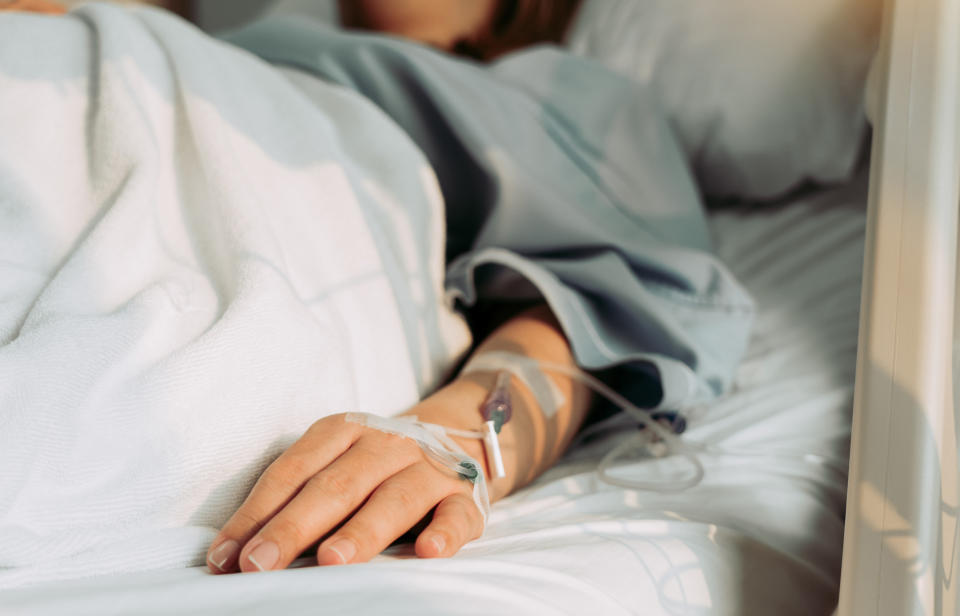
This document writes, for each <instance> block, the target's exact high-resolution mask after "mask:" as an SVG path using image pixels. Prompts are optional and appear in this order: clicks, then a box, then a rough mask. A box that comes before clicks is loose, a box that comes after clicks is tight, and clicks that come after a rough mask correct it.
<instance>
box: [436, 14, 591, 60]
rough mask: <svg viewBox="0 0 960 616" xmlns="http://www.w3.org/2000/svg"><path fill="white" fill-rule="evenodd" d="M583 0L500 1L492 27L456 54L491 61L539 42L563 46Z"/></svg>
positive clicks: (466, 42) (458, 48)
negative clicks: (564, 38) (562, 43)
mask: <svg viewBox="0 0 960 616" xmlns="http://www.w3.org/2000/svg"><path fill="white" fill-rule="evenodd" d="M580 2H581V0H499V1H498V3H497V7H496V10H495V12H494V16H493V19H492V20H491V22H490V25H489V26H488V27H487V28H485V29H484V30H483V31H481V32H479V33H478V34H477V35H476V36H475V37H472V38H471V39H470V40H463V41H460V42H458V43H457V44H456V46H455V47H454V52H455V53H458V54H460V55H464V56H469V57H472V58H476V59H478V60H490V59H493V58H495V57H496V56H499V55H501V54H503V53H506V52H508V51H512V50H514V49H519V48H521V47H526V46H528V45H533V44H536V43H560V42H562V41H563V37H564V36H565V35H566V32H567V28H568V27H569V25H570V22H571V21H572V20H573V16H574V14H575V13H576V11H577V8H578V7H579V6H580Z"/></svg>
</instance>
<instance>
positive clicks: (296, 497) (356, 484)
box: [208, 0, 590, 572]
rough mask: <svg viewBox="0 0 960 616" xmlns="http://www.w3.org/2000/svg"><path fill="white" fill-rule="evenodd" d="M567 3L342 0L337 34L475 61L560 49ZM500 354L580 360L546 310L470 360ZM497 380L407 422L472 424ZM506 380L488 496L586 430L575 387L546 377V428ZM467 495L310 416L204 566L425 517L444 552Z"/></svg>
mask: <svg viewBox="0 0 960 616" xmlns="http://www.w3.org/2000/svg"><path fill="white" fill-rule="evenodd" d="M575 5H576V2H575V1H574V2H569V1H557V0H536V1H530V0H506V1H503V0H486V1H477V0H453V1H441V2H437V1H435V0H358V1H351V0H343V1H341V2H340V7H341V19H342V21H343V23H344V25H346V26H347V27H353V28H362V29H369V30H373V31H378V32H385V33H390V34H394V35H398V36H402V37H406V38H409V39H412V40H416V41H419V42H422V43H425V44H428V45H430V46H433V47H436V48H438V49H441V50H444V51H448V52H452V53H456V54H458V55H465V56H470V57H474V58H477V59H484V60H486V59H492V58H494V57H496V56H499V55H501V54H503V53H506V52H508V51H510V50H513V49H517V48H520V47H523V46H526V45H529V44H533V43H537V42H542V41H559V39H560V37H561V36H562V34H563V30H564V28H565V27H566V24H567V23H569V19H570V18H571V15H572V11H573V8H574V7H575ZM502 350H508V351H512V352H517V351H519V352H521V353H523V354H524V355H526V356H528V357H532V358H536V359H541V360H546V361H551V362H555V363H562V364H565V365H569V366H575V365H576V364H575V362H574V360H573V356H572V354H571V352H570V348H569V344H568V342H567V340H566V339H565V337H564V335H563V332H562V329H561V328H560V326H559V324H558V323H557V321H556V319H555V317H554V316H553V314H552V313H551V311H550V310H549V309H548V308H546V307H545V306H540V307H535V308H531V309H530V310H527V311H526V312H524V313H522V314H520V315H519V316H516V317H513V318H512V319H509V320H508V321H507V322H506V323H505V324H504V325H502V326H501V327H499V328H498V329H496V331H494V332H493V333H492V334H490V335H489V336H488V337H487V339H486V340H485V341H484V342H483V343H482V344H481V345H480V346H479V347H478V349H477V350H476V352H475V354H476V355H482V354H484V353H486V352H488V351H502ZM495 377H496V375H495V374H489V373H488V374H470V375H466V376H461V377H460V378H457V379H455V380H453V381H452V382H451V383H449V384H448V385H446V386H445V387H443V388H442V389H440V390H439V391H438V392H436V393H434V394H433V395H431V396H429V397H428V398H426V399H425V400H424V401H423V402H421V403H420V404H419V405H417V406H415V407H413V408H411V409H410V410H409V411H407V412H406V413H404V415H408V416H414V417H416V418H418V419H419V420H421V421H425V422H428V423H434V424H439V425H443V426H447V427H450V428H455V429H461V430H478V429H479V428H480V427H481V425H482V419H481V418H480V415H479V413H478V409H479V408H480V406H481V404H482V403H483V401H484V399H485V398H486V397H487V395H488V394H489V392H490V391H491V389H492V388H493V386H494V379H495ZM512 383H513V385H512V386H511V389H512V390H513V395H512V398H513V400H514V401H515V402H514V404H515V411H514V416H513V418H512V420H511V421H510V422H509V423H507V424H506V426H505V427H504V429H503V431H502V433H501V435H500V439H501V444H502V447H503V451H504V455H505V457H506V459H505V460H504V462H505V467H506V469H508V474H507V476H506V477H503V478H499V479H491V480H490V481H489V486H490V487H489V489H490V500H491V501H495V500H497V499H499V498H502V497H504V496H506V495H507V494H510V493H511V492H513V491H514V490H516V489H517V488H519V487H521V486H523V485H525V484H526V483H528V482H530V481H532V480H533V479H534V478H536V477H537V476H539V475H540V474H541V473H542V472H543V471H545V470H546V469H547V468H549V467H550V466H551V465H552V464H553V463H554V462H555V461H556V460H557V458H558V457H559V456H560V454H562V453H563V451H564V450H565V449H566V447H567V446H568V445H569V443H570V441H571V439H572V437H573V435H574V434H575V432H576V431H577V429H578V428H579V427H580V425H581V424H582V423H583V421H584V418H585V416H586V414H587V409H588V408H589V403H590V396H589V393H588V391H586V390H585V389H584V388H583V387H582V385H579V384H575V383H574V382H572V381H571V380H570V379H568V378H563V377H556V385H557V386H558V387H559V388H560V391H561V395H562V397H563V399H564V400H565V401H566V402H565V403H563V404H562V405H561V406H560V407H559V408H558V409H557V412H556V414H555V415H554V416H553V417H552V418H551V419H549V420H548V419H547V417H546V415H545V413H544V411H543V410H542V409H540V408H538V404H537V400H536V399H535V398H534V397H533V396H531V393H530V391H529V390H528V389H526V388H525V387H523V386H522V385H520V384H518V383H517V382H516V379H513V380H512ZM454 438H456V437H454ZM458 443H459V445H460V446H461V447H462V448H463V449H464V450H465V451H466V452H467V453H468V454H469V455H470V456H471V457H472V458H473V459H475V460H483V461H485V464H486V468H485V469H484V473H485V476H486V477H488V478H492V477H493V476H494V475H493V473H492V472H491V470H492V469H491V468H490V461H489V460H488V459H487V458H486V457H485V455H484V451H483V448H482V445H481V443H480V442H479V441H478V440H475V439H462V438H461V439H458ZM385 452H390V454H389V455H386V454H385ZM472 489H473V486H472V484H470V483H468V482H465V481H463V480H462V479H460V478H458V477H453V476H451V475H450V474H449V473H445V472H443V471H442V470H440V469H438V468H437V467H436V465H435V464H434V463H433V462H431V461H430V459H429V458H428V456H425V455H424V453H423V452H422V451H421V450H420V448H419V447H418V446H417V444H416V443H414V442H413V441H411V440H410V439H406V438H401V437H398V436H395V435H390V434H386V433H383V432H379V431H376V430H371V429H365V428H363V427H361V426H359V425H357V424H350V423H347V422H344V420H343V416H342V415H334V416H331V417H328V418H325V419H323V420H320V421H319V422H317V424H315V425H314V426H313V427H312V428H311V429H310V431H308V432H307V434H306V435H304V437H303V438H302V439H301V440H300V441H299V442H297V443H296V444H295V445H294V446H293V447H291V448H290V449H288V450H287V451H286V452H285V453H284V454H283V455H282V456H280V458H278V459H277V461H276V462H274V463H273V464H272V465H271V466H270V468H268V469H267V471H266V472H265V473H264V474H263V476H262V477H261V478H260V480H259V481H258V483H257V485H256V487H255V488H254V489H253V492H252V493H251V494H250V496H249V498H248V499H247V501H246V502H245V503H244V505H243V506H242V507H241V509H240V510H239V511H238V512H237V513H236V514H235V515H234V516H233V518H231V519H230V521H229V522H228V523H227V524H226V526H224V528H223V530H222V531H221V536H220V537H218V538H217V539H216V540H215V541H214V542H213V545H212V547H211V550H210V552H209V555H208V562H209V564H210V565H211V570H212V571H214V572H229V571H234V570H236V569H238V568H239V570H241V571H256V570H268V569H278V568H283V567H286V566H287V565H289V564H290V562H291V561H292V560H293V559H294V558H296V557H297V556H298V555H299V554H300V553H302V552H303V551H304V550H305V549H307V548H308V547H310V545H311V544H313V543H314V542H316V540H317V539H318V538H320V537H324V536H326V538H325V539H324V540H323V541H322V542H321V544H320V546H319V547H318V548H317V552H316V554H317V562H318V563H319V564H320V565H337V564H346V563H357V562H365V561H367V560H369V559H370V558H372V557H374V556H376V555H377V554H379V553H380V552H382V551H383V550H384V549H385V548H386V547H387V546H389V545H390V544H391V543H392V542H393V541H395V540H396V539H397V538H398V537H400V536H401V535H403V534H405V533H406V532H407V531H409V530H410V529H411V528H412V527H414V526H416V525H417V524H418V523H419V522H420V521H421V520H422V519H424V518H425V517H429V523H428V524H427V526H426V528H425V529H424V530H422V531H421V532H420V534H419V536H418V538H417V541H416V546H415V549H416V553H417V555H418V556H419V557H421V558H435V557H444V556H451V555H453V554H455V553H456V552H457V551H458V550H459V549H460V548H461V547H462V546H463V545H464V544H466V543H467V542H468V541H470V540H472V539H474V538H476V537H478V536H479V535H480V533H481V532H482V530H483V520H482V517H481V514H480V512H479V511H478V509H477V506H476V505H475V503H474V499H473V497H472V495H471V493H472ZM358 507H359V509H358ZM431 512H432V515H431ZM344 520H346V522H344ZM340 524H342V525H341V526H339V527H338V525H340Z"/></svg>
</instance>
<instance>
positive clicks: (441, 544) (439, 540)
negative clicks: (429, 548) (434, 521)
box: [430, 535, 447, 556]
mask: <svg viewBox="0 0 960 616" xmlns="http://www.w3.org/2000/svg"><path fill="white" fill-rule="evenodd" d="M430 541H431V542H432V543H433V545H434V547H436V548H437V555H438V556H439V555H440V554H443V548H445V547H447V542H446V541H444V540H443V537H441V536H440V535H434V536H433V537H431V538H430Z"/></svg>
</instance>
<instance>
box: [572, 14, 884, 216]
mask: <svg viewBox="0 0 960 616" xmlns="http://www.w3.org/2000/svg"><path fill="white" fill-rule="evenodd" d="M880 4H881V3H880V2H878V1H875V0H584V4H583V6H582V7H581V8H580V11H579V13H578V15H577V17H576V19H575V21H574V23H573V25H572V26H571V31H570V33H569V35H568V39H567V44H568V46H569V47H570V49H571V50H572V51H574V52H576V53H579V54H582V55H585V56H591V57H594V58H596V59H597V60H599V61H601V62H603V63H605V64H606V65H608V66H609V67H611V68H613V69H614V70H617V71H618V72H621V73H623V74H625V75H627V76H629V77H631V78H633V79H636V80H639V81H641V82H644V83H647V84H650V85H651V86H652V87H653V88H654V90H655V91H657V92H659V94H660V96H661V100H662V103H663V104H664V107H665V109H666V111H667V113H668V114H669V115H670V117H671V119H672V121H673V122H674V124H675V126H676V128H677V130H678V133H679V137H680V140H681V141H682V143H683V146H684V148H685V150H686V152H687V155H688V156H689V160H690V161H691V164H692V165H693V167H694V169H695V172H696V174H697V177H698V179H699V181H700V184H701V188H702V190H703V191H704V193H705V194H706V195H708V196H711V197H738V198H746V199H767V198H772V197H776V196H778V195H781V194H783V193H784V192H787V191H789V190H790V189H791V188H794V187H796V186H797V185H798V184H800V183H802V182H803V181H805V180H814V181H818V182H836V181H841V180H844V179H846V178H847V177H849V176H850V174H851V171H852V169H853V167H854V165H855V164H856V162H857V157H858V154H859V151H860V144H861V142H862V138H863V135H864V132H865V130H866V119H865V117H864V112H863V91H864V80H865V78H866V74H867V69H868V66H869V63H870V59H871V58H872V56H873V53H874V51H875V48H876V43H877V37H878V30H879V12H880V7H879V5H880Z"/></svg>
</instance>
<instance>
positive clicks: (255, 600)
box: [0, 0, 960, 615]
mask: <svg viewBox="0 0 960 616" xmlns="http://www.w3.org/2000/svg"><path fill="white" fill-rule="evenodd" d="M884 22H885V29H884V37H883V47H882V51H881V54H880V57H879V60H878V64H877V69H876V72H875V77H876V78H877V82H876V84H875V85H876V87H877V89H876V91H877V93H878V94H879V96H878V97H877V103H878V104H877V106H876V108H875V110H874V113H875V118H874V120H875V121H874V126H875V133H874V140H873V154H872V157H871V160H872V162H871V169H870V170H869V173H867V171H866V170H863V171H862V172H861V173H859V174H858V175H857V176H856V177H855V178H854V179H853V180H852V181H850V182H849V183H848V184H846V185H843V186H838V187H833V188H829V189H823V190H818V191H814V192H806V193H803V194H799V195H795V196H793V197H791V198H788V199H784V200H782V201H781V202H780V203H778V204H776V205H774V206H769V205H766V206H763V207H759V206H742V207H731V208H724V209H720V210H718V211H716V212H715V213H714V214H713V216H712V229H713V233H714V236H715V241H716V245H717V251H718V253H719V255H720V256H721V257H722V258H723V259H724V261H726V262H727V263H728V264H729V267H730V268H731V270H732V271H733V273H734V274H736V275H737V277H738V278H739V279H740V280H741V281H742V282H743V283H744V285H745V286H746V287H747V289H748V290H749V291H750V292H751V294H752V295H753V296H754V298H755V299H756V301H757V304H758V316H757V322H756V325H755V331H754V335H753V338H752V340H751V343H750V347H749V349H748V352H747V355H746V358H745V360H744V362H743V364H742V366H741V367H740V369H739V371H738V374H737V378H736V382H735V386H734V389H733V391H732V392H731V394H730V395H729V396H727V397H726V398H724V399H723V400H721V401H720V402H718V403H716V404H714V405H712V406H711V407H710V408H707V409H702V411H701V413H700V414H699V415H697V416H694V417H692V418H691V419H692V421H691V429H690V431H689V432H688V434H687V438H690V439H693V440H696V441H699V442H703V443H710V444H711V445H712V449H711V451H710V452H709V453H708V454H706V455H705V457H704V460H703V462H704V465H705V466H706V468H707V473H706V476H705V478H704V481H703V482H702V483H701V484H700V485H698V486H696V487H695V488H692V489H690V490H688V491H686V492H683V493H680V494H671V493H667V492H665V493H657V492H653V493H645V492H636V491H631V490H624V489H620V488H616V487H613V486H610V485H607V484H605V483H603V482H601V481H599V480H598V478H597V476H596V474H595V473H594V469H595V467H596V464H597V462H598V461H599V460H600V459H601V457H602V456H603V454H604V453H605V452H606V451H609V449H610V448H611V447H613V446H615V445H616V444H617V443H618V442H619V441H620V439H622V438H624V435H623V434H615V433H613V434H602V435H600V436H599V437H597V438H595V439H593V440H590V441H586V442H583V443H581V444H579V445H578V446H577V447H576V448H574V449H573V450H572V451H571V452H570V453H569V454H568V455H567V456H566V457H565V458H564V460H563V461H562V462H561V463H560V464H559V465H558V466H557V467H556V468H554V469H553V470H551V471H550V472H548V473H547V474H546V475H545V476H543V477H542V478H540V479H539V480H538V481H537V482H536V483H535V484H534V485H532V486H530V487H529V488H527V489H525V490H523V491H521V492H519V493H517V494H515V495H513V496H511V497H509V498H508V499H507V500H505V501H503V502H502V503H501V504H499V505H498V506H497V507H496V508H495V509H494V511H493V514H492V517H491V520H490V524H489V526H488V529H487V531H486V533H485V535H484V537H483V538H482V539H480V540H478V541H476V542H474V543H472V544H470V545H469V546H467V547H466V548H465V549H464V550H463V551H462V552H461V554H459V555H458V556H457V557H456V558H454V559H450V560H446V561H421V560H417V559H415V558H412V557H411V556H412V554H411V550H410V548H409V546H403V545H400V546H396V547H394V548H392V549H391V550H389V551H388V552H387V553H386V554H385V555H383V556H381V557H379V558H377V559H376V560H375V561H374V562H372V563H370V564H364V565H354V566H349V567H342V568H334V569H330V568H326V569H318V568H313V567H305V566H302V565H306V564H308V563H307V562H306V561H300V562H299V564H300V565H301V566H300V567H295V568H293V569H291V570H287V571H281V572H272V573H267V574H260V575H256V576H221V577H213V576H210V575H208V574H207V572H206V571H205V570H204V569H202V568H194V569H183V570H170V571H161V572H149V573H135V574H125V575H113V576H107V577H100V578H92V579H88V580H76V581H70V582H63V583H57V584H55V585H51V584H42V585H38V586H32V587H26V588H22V589H18V590H12V591H5V592H3V594H2V595H0V613H3V614H7V613H10V614H21V613H23V614H60V613H71V614H105V613H117V614H121V613H143V614H149V613H156V614H162V613H197V614H201V613H202V614H209V613H241V614H245V613H248V614H260V613H264V612H267V611H271V612H278V613H292V614H296V613H316V612H322V613H409V614H433V613H435V614H461V613H462V614H474V613H475V614H480V613H495V612H497V611H500V612H503V613H529V614H534V613H535V614H551V613H556V614H561V613H562V614H572V613H603V614H618V613H644V614H718V613H721V614H824V613H829V612H830V611H831V610H832V609H833V608H834V606H835V605H836V601H837V596H838V594H839V607H838V608H837V613H838V614H841V615H845V614H897V615H899V614H954V613H957V609H958V601H960V598H958V596H957V588H956V583H955V579H954V575H955V570H954V569H953V567H954V563H955V562H956V556H957V550H958V545H960V532H958V526H957V525H958V519H960V517H958V516H960V513H958V508H960V502H958V498H960V474H958V468H957V429H958V425H960V424H958V423H957V420H956V416H955V412H956V409H957V408H958V405H955V404H954V402H953V395H954V392H953V379H952V375H953V372H954V369H953V366H954V360H953V345H952V344H951V341H952V340H953V336H952V335H949V334H951V333H952V332H953V330H954V323H955V320H956V318H957V317H956V316H955V304H954V289H955V286H956V285H955V277H956V275H957V268H956V266H955V263H956V256H957V255H956V248H957V234H956V230H957V216H956V211H957V202H958V181H957V169H958V168H960V122H958V113H957V110H958V109H960V73H958V71H957V66H958V61H960V41H958V40H957V39H956V36H955V33H956V32H958V31H960V0H888V2H887V6H886V17H885V20H884ZM865 206H866V207H865ZM771 237H775V238H777V241H776V242H775V243H771V242H770V241H769V238H771ZM864 239H865V240H866V244H865V249H864V243H863V242H864ZM864 255H865V256H866V258H865V259H864V258H863V257H864ZM861 272H863V276H864V279H863V286H862V289H863V293H862V297H861V293H860V289H861V286H860V276H861ZM898 300H899V301H898ZM858 318H859V321H860V324H861V325H860V328H859V340H858V338H857V335H858V334H857V332H858ZM851 406H852V408H853V417H852V426H851V420H850V416H849V409H850V408H851ZM851 436H852V440H851V438H850V437H851ZM848 457H849V461H850V467H849V470H850V472H849V480H848V479H847V476H846V467H847V460H848ZM635 466H636V465H627V466H625V467H622V468H620V469H619V470H618V472H623V473H627V474H629V473H630V472H631V471H634V470H637V468H635ZM676 471H677V469H676V468H673V467H672V466H671V461H670V460H665V461H661V462H657V463H655V464H652V465H651V464H650V463H646V464H644V466H643V470H642V472H643V473H645V474H646V473H658V472H660V473H663V474H664V475H665V476H670V474H671V473H673V472H676ZM844 512H845V514H846V522H845V524H844ZM844 527H845V528H846V531H844ZM841 544H842V546H843V552H842V557H843V558H842V564H841V552H840V546H841ZM841 570H842V573H841ZM838 582H839V583H838Z"/></svg>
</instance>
